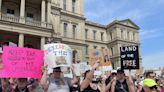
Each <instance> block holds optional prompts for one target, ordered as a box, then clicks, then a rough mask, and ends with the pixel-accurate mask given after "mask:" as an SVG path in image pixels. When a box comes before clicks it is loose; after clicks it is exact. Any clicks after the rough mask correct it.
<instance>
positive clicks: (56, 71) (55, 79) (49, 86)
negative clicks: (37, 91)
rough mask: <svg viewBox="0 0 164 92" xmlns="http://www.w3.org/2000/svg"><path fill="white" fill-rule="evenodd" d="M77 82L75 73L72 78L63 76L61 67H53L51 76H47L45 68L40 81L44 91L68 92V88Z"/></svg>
mask: <svg viewBox="0 0 164 92" xmlns="http://www.w3.org/2000/svg"><path fill="white" fill-rule="evenodd" d="M73 75H74V74H73ZM77 82H78V79H77V78H76V76H75V75H74V77H73V79H70V78H67V77H63V76H62V72H61V67H56V68H53V73H52V75H51V77H48V76H47V70H46V68H45V69H44V71H43V76H42V78H41V81H40V83H41V85H42V86H43V89H44V90H45V91H46V92H70V91H69V88H70V87H71V86H72V85H74V84H75V83H77Z"/></svg>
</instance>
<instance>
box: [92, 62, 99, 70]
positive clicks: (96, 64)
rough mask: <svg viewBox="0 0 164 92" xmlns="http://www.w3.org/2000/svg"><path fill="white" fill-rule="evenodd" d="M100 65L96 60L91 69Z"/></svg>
mask: <svg viewBox="0 0 164 92" xmlns="http://www.w3.org/2000/svg"><path fill="white" fill-rule="evenodd" d="M99 66H100V62H96V63H95V64H94V65H93V66H92V69H96V68H98V67H99Z"/></svg>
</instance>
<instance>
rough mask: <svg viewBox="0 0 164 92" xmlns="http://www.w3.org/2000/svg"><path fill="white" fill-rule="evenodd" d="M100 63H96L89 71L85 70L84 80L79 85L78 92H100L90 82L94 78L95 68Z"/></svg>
mask: <svg viewBox="0 0 164 92" xmlns="http://www.w3.org/2000/svg"><path fill="white" fill-rule="evenodd" d="M99 65H100V62H96V63H95V64H94V65H93V66H92V69H91V70H87V71H86V72H85V73H84V79H83V80H82V82H81V84H80V92H100V90H99V87H98V86H97V85H96V84H95V83H92V80H93V78H94V71H95V69H96V68H97V67H99Z"/></svg>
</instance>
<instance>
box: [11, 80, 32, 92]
mask: <svg viewBox="0 0 164 92" xmlns="http://www.w3.org/2000/svg"><path fill="white" fill-rule="evenodd" d="M10 92H31V90H30V88H28V79H27V78H17V80H16V85H15V87H12V90H11V91H10Z"/></svg>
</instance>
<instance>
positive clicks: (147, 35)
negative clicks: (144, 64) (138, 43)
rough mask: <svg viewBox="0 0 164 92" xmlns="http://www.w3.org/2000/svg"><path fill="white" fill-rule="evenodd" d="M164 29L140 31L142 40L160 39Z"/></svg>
mask: <svg viewBox="0 0 164 92" xmlns="http://www.w3.org/2000/svg"><path fill="white" fill-rule="evenodd" d="M163 30H164V29H163V28H161V29H151V30H141V31H140V38H141V40H142V41H143V40H148V39H153V38H158V37H160V36H162V34H161V32H162V31H163Z"/></svg>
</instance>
